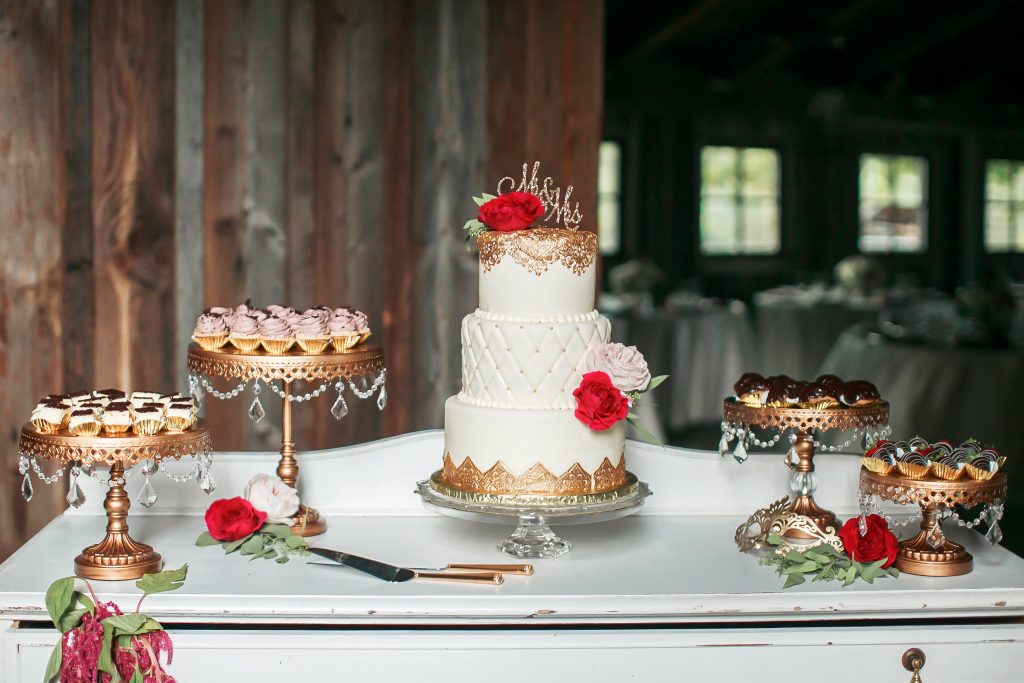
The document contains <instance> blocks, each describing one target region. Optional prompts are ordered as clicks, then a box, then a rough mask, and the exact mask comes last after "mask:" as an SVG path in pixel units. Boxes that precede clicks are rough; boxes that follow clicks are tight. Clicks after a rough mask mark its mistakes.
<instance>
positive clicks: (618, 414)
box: [572, 370, 629, 431]
mask: <svg viewBox="0 0 1024 683" xmlns="http://www.w3.org/2000/svg"><path fill="white" fill-rule="evenodd" d="M572 395H573V397H574V398H575V399H576V418H577V419H579V420H580V422H582V423H583V424H585V425H587V426H588V427H590V428H591V429H593V430H595V431H603V430H605V429H610V428H611V427H613V426H614V425H615V423H616V422H618V421H619V420H624V419H625V418H626V416H627V415H628V414H629V399H628V398H626V396H625V395H623V393H622V392H621V391H619V390H618V389H617V388H616V387H615V385H614V384H612V380H611V378H610V377H609V376H608V373H606V372H601V371H599V370H597V371H594V372H588V373H586V374H585V375H583V379H582V380H581V381H580V385H579V386H578V387H576V389H575V390H574V391H573V392H572Z"/></svg>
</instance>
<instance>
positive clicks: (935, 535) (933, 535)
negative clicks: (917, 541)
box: [925, 522, 946, 548]
mask: <svg viewBox="0 0 1024 683" xmlns="http://www.w3.org/2000/svg"><path fill="white" fill-rule="evenodd" d="M925 540H926V541H928V545H930V546H931V547H933V548H938V547H940V546H941V545H942V544H943V543H945V542H946V537H945V536H943V535H942V527H941V526H939V524H938V523H937V522H936V524H935V526H933V527H932V528H931V531H929V532H928V536H927V537H926V538H925Z"/></svg>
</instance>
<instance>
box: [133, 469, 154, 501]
mask: <svg viewBox="0 0 1024 683" xmlns="http://www.w3.org/2000/svg"><path fill="white" fill-rule="evenodd" d="M136 500H138V501H139V503H140V504H142V505H143V506H144V507H148V508H151V507H153V505H154V504H155V503H156V489H155V488H153V482H151V481H150V480H149V477H148V476H147V477H146V483H145V484H143V485H142V490H141V491H139V497H138V498H137V499H136Z"/></svg>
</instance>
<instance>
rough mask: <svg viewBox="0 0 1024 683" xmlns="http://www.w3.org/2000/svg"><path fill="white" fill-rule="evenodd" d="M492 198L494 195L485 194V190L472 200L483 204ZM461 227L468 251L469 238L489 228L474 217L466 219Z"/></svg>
mask: <svg viewBox="0 0 1024 683" xmlns="http://www.w3.org/2000/svg"><path fill="white" fill-rule="evenodd" d="M492 199H494V195H493V194H487V193H486V192H485V193H483V194H482V195H480V196H479V197H473V201H474V202H476V205H477V206H483V205H484V204H486V203H487V202H489V201H491V200H492ZM462 229H463V230H465V231H466V251H469V249H470V245H471V240H472V239H473V238H475V237H479V236H480V235H482V234H484V233H485V232H487V231H488V230H490V228H488V227H487V226H486V225H484V224H483V223H481V222H480V221H479V220H478V219H476V218H470V219H469V220H468V221H466V224H465V225H463V226H462Z"/></svg>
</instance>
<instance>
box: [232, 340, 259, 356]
mask: <svg viewBox="0 0 1024 683" xmlns="http://www.w3.org/2000/svg"><path fill="white" fill-rule="evenodd" d="M228 341H230V342H231V345H232V346H234V347H235V348H236V349H238V350H239V351H241V352H242V353H252V352H253V351H255V350H256V347H257V346H259V345H260V338H259V337H228Z"/></svg>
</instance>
